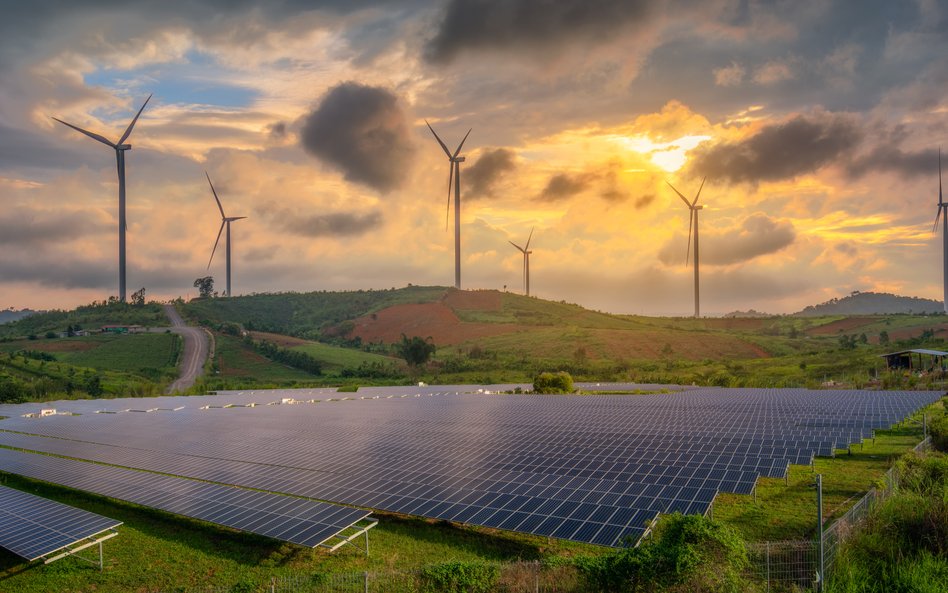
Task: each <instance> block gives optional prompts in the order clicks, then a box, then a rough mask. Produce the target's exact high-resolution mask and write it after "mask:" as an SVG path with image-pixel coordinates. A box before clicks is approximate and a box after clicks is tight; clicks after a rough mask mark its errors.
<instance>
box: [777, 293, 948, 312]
mask: <svg viewBox="0 0 948 593" xmlns="http://www.w3.org/2000/svg"><path fill="white" fill-rule="evenodd" d="M943 310H944V309H943V307H942V303H941V301H935V300H932V299H923V298H918V297H907V296H900V295H895V294H888V293H880V292H853V293H852V294H850V295H849V296H846V297H843V298H841V299H830V300H828V301H826V302H825V303H820V304H818V305H810V306H809V307H806V308H804V309H803V310H802V311H799V312H797V313H794V314H793V315H794V316H798V317H820V316H823V315H875V314H882V315H895V314H909V313H914V314H930V313H941V312H942V311H943Z"/></svg>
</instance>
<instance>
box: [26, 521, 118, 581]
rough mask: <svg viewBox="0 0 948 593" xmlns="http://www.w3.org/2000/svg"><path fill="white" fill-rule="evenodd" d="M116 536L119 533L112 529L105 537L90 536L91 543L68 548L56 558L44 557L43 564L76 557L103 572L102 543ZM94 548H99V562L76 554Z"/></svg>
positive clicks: (99, 535)
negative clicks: (67, 557)
mask: <svg viewBox="0 0 948 593" xmlns="http://www.w3.org/2000/svg"><path fill="white" fill-rule="evenodd" d="M116 535H118V531H116V530H114V529H112V530H110V531H109V532H108V533H105V535H102V534H101V533H97V534H95V535H92V536H89V537H88V538H86V539H87V540H89V541H86V542H85V543H83V544H80V545H78V546H75V547H67V548H65V549H63V550H62V551H61V552H59V553H58V554H56V555H55V556H49V557H44V558H43V564H51V563H53V562H56V561H57V560H60V559H62V558H65V557H66V556H75V557H76V558H78V559H79V560H82V561H83V562H88V563H89V564H96V565H98V566H99V570H100V571H101V570H102V569H103V567H104V563H103V554H102V542H104V541H105V540H109V539H112V538H113V537H115V536H116ZM92 546H99V560H98V561H95V560H90V559H89V558H84V557H82V556H80V555H78V554H77V553H76V552H80V551H82V550H85V549H86V548H91V547H92Z"/></svg>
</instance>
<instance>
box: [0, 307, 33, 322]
mask: <svg viewBox="0 0 948 593" xmlns="http://www.w3.org/2000/svg"><path fill="white" fill-rule="evenodd" d="M34 313H37V311H34V310H32V309H21V310H19V311H17V310H16V309H4V310H3V311H0V324H3V323H10V322H11V321H17V320H18V319H23V318H24V317H29V316H30V315H33V314H34Z"/></svg>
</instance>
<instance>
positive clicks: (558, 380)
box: [533, 371, 575, 393]
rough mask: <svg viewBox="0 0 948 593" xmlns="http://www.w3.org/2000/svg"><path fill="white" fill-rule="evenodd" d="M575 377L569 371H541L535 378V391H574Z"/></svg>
mask: <svg viewBox="0 0 948 593" xmlns="http://www.w3.org/2000/svg"><path fill="white" fill-rule="evenodd" d="M573 391H575V389H574V388H573V378H572V377H571V376H570V374H569V373H567V372H564V371H560V372H558V373H540V374H539V375H537V376H536V377H535V378H534V379H533V392H534V393H573Z"/></svg>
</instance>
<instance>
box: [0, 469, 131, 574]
mask: <svg viewBox="0 0 948 593" xmlns="http://www.w3.org/2000/svg"><path fill="white" fill-rule="evenodd" d="M121 524H122V522H121V521H116V520H115V519H109V518H108V517H103V516H102V515H97V514H95V513H90V512H89V511H84V510H82V509H77V508H75V507H71V506H68V505H65V504H61V503H58V502H54V501H52V500H47V499H45V498H42V497H40V496H36V495H33V494H30V493H28V492H23V491H21V490H15V489H13V488H7V487H6V486H0V547H2V548H6V549H7V550H9V551H11V552H13V553H14V554H16V555H17V556H19V557H21V558H25V559H27V560H30V561H33V560H37V559H39V558H42V557H44V556H48V555H49V554H52V553H53V552H57V551H59V550H62V549H64V548H67V547H69V546H71V545H73V544H75V543H78V542H80V541H82V540H85V539H87V538H90V537H94V536H96V535H98V534H100V533H102V532H104V531H108V530H110V529H115V528H116V527H118V526H119V525H121Z"/></svg>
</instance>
